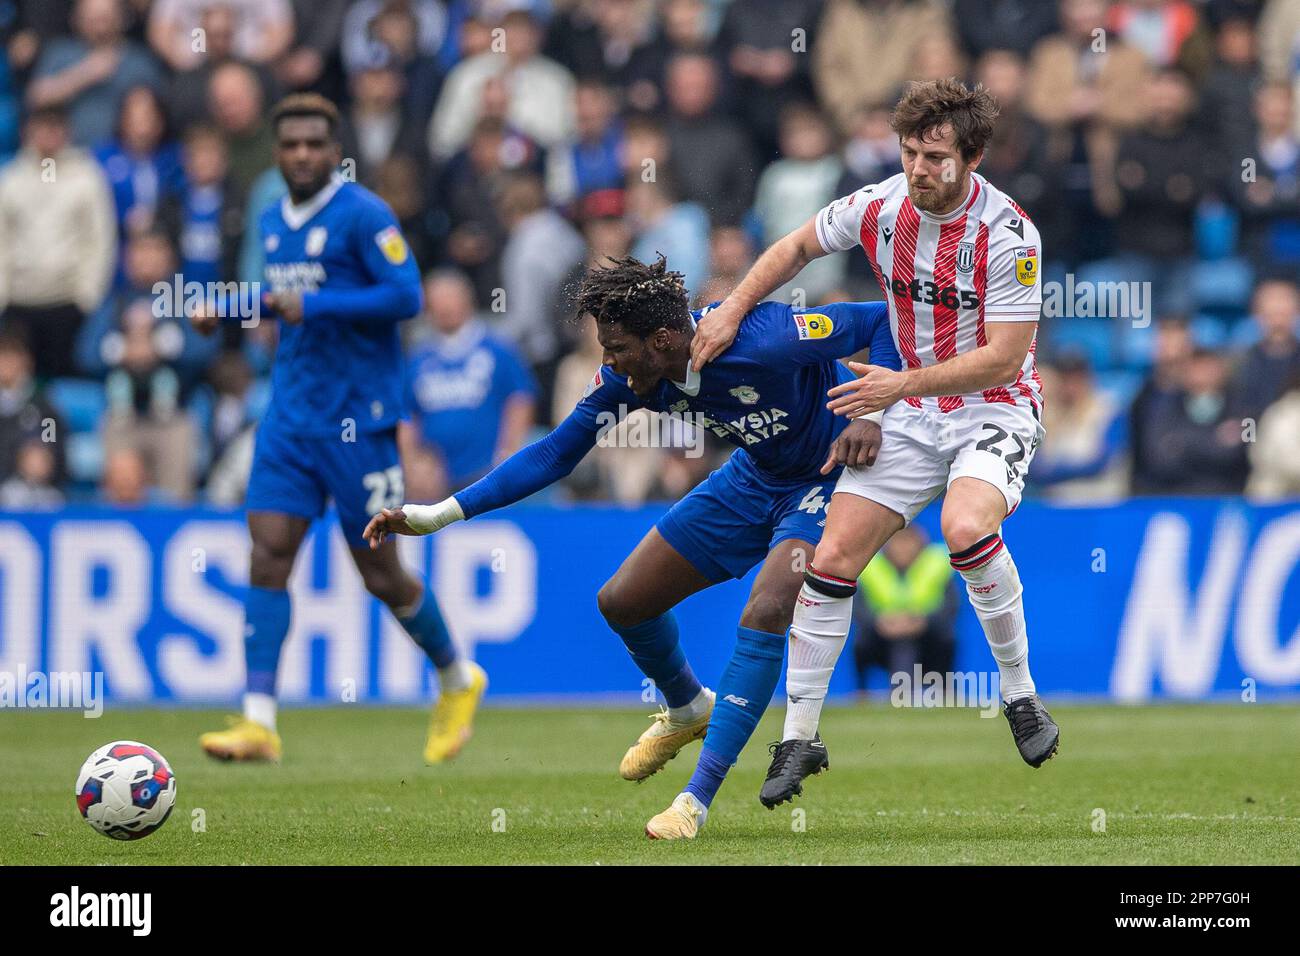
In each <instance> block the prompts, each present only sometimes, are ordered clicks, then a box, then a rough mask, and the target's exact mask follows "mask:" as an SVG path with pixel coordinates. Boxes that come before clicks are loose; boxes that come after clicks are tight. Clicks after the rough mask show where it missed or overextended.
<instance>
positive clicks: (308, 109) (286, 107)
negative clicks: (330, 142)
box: [271, 93, 339, 139]
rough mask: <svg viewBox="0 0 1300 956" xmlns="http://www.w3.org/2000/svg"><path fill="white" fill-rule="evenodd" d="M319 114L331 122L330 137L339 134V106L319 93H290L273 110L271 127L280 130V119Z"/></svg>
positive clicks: (332, 137)
mask: <svg viewBox="0 0 1300 956" xmlns="http://www.w3.org/2000/svg"><path fill="white" fill-rule="evenodd" d="M299 116H319V117H320V118H321V119H323V120H325V122H326V123H328V124H329V129H330V138H331V139H334V138H335V137H336V136H337V132H338V128H339V108H338V107H337V106H335V105H334V104H333V103H332V102H330V101H329V100H328V99H326V98H325V97H323V96H321V95H320V94H319V93H290V94H289V95H288V96H286V97H285V98H284V99H282V100H280V102H279V103H276V104H275V109H273V110H272V111H271V128H272V129H274V130H276V131H277V132H279V129H280V121H281V120H284V119H289V118H291V117H299Z"/></svg>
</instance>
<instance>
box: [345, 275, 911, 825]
mask: <svg viewBox="0 0 1300 956" xmlns="http://www.w3.org/2000/svg"><path fill="white" fill-rule="evenodd" d="M578 309H579V314H588V315H591V316H592V317H593V318H594V319H595V322H596V329H597V334H598V337H599V340H600V344H601V348H602V349H603V350H604V359H603V362H602V365H601V367H600V368H599V369H597V370H596V374H595V377H594V378H593V379H592V380H591V384H590V385H589V386H588V388H587V392H586V395H585V396H584V397H583V398H582V400H581V401H580V402H579V403H578V405H577V407H576V408H574V410H573V412H572V413H571V414H570V415H569V416H568V417H567V418H566V419H565V420H564V421H563V422H561V423H560V425H559V426H558V427H557V428H556V429H555V430H554V431H553V432H552V433H551V434H550V435H548V436H546V437H545V438H543V439H542V440H541V441H539V442H536V443H535V444H533V445H530V446H528V447H527V448H525V449H523V450H522V451H520V452H518V453H517V454H515V455H513V456H512V457H510V458H508V459H506V460H505V461H504V462H502V463H501V464H500V465H498V466H497V467H496V468H495V469H493V470H492V471H491V472H489V473H488V474H487V475H486V476H485V477H483V478H482V479H480V480H479V481H477V482H475V483H474V484H472V485H470V486H469V487H468V488H466V489H464V490H463V491H460V492H457V493H456V495H455V496H453V497H451V498H448V499H446V500H445V501H443V502H441V503H439V504H436V505H411V504H404V505H402V507H401V508H398V509H391V508H386V509H384V510H382V511H381V512H379V513H378V514H377V515H376V516H375V517H374V519H373V520H372V521H371V522H370V525H369V527H367V528H366V537H367V539H369V541H370V543H371V546H372V547H379V546H382V544H383V543H384V542H385V541H386V539H387V537H388V535H389V534H390V533H393V534H428V533H430V532H433V531H437V530H438V529H440V528H442V527H445V526H446V525H448V524H450V523H451V522H453V521H458V520H461V519H464V518H473V517H475V516H477V515H481V514H484V513H486V512H489V511H492V510H493V509H496V508H502V507H504V506H506V505H508V504H511V503H512V502H515V501H519V500H520V499H522V498H526V497H527V496H528V495H531V494H532V493H533V492H535V491H538V490H539V489H541V488H543V487H545V486H546V485H548V484H550V483H551V482H554V481H556V480H557V479H559V478H562V477H563V476H564V475H566V474H568V473H569V472H570V471H572V470H573V468H574V466H575V465H576V464H577V463H578V462H579V461H580V460H581V459H582V457H583V456H584V455H586V453H587V452H588V451H589V450H590V449H591V447H592V446H593V445H594V444H595V443H596V442H597V440H598V438H599V437H600V435H601V434H602V433H603V432H604V431H605V430H606V429H608V428H609V427H612V425H613V424H614V423H615V422H616V421H617V420H618V419H620V418H621V417H622V416H623V415H625V414H626V413H627V412H628V411H630V410H632V409H635V408H647V409H650V410H652V411H658V412H665V413H668V414H670V415H680V416H682V419H683V420H684V421H685V422H686V423H688V424H694V425H696V426H698V427H703V428H707V429H709V430H710V431H712V432H713V433H714V434H716V435H718V436H719V437H721V438H724V439H726V440H727V441H729V442H730V443H731V444H733V445H736V446H738V448H739V450H738V451H736V452H734V453H733V454H732V455H731V457H730V458H729V459H728V460H727V462H726V463H725V464H724V465H723V466H722V467H721V468H719V469H718V470H717V471H715V472H713V474H711V475H710V476H709V477H708V478H707V479H706V480H705V481H704V482H702V483H701V484H700V485H699V486H698V487H696V488H695V489H694V490H693V491H691V492H690V493H689V494H688V495H686V497H684V498H683V499H682V500H681V501H679V502H677V504H675V505H674V506H673V507H672V508H671V509H670V510H669V511H668V513H667V514H665V515H664V516H663V518H662V519H661V520H660V521H659V523H658V524H657V525H656V527H655V528H654V529H653V530H651V531H650V532H649V533H648V534H647V535H646V536H645V538H644V539H642V541H641V543H640V544H638V545H637V547H636V549H635V550H634V551H633V552H632V554H631V555H630V556H629V557H628V558H627V559H626V560H625V561H624V562H623V565H622V567H620V568H619V570H618V572H617V573H616V574H615V575H614V577H613V578H611V579H610V580H609V581H608V582H607V583H606V584H605V585H604V586H603V587H602V588H601V589H600V593H599V595H598V597H597V603H598V604H599V606H600V611H601V613H602V614H603V615H604V617H605V620H606V621H607V622H608V623H609V625H610V627H611V628H612V629H613V630H614V631H615V632H616V633H617V634H618V635H619V636H620V637H621V638H622V639H623V643H624V644H625V645H626V646H627V649H628V652H629V653H630V654H631V655H632V660H633V661H635V663H636V665H637V666H638V667H639V668H640V669H641V671H642V672H643V673H644V674H645V675H646V676H647V677H649V678H650V679H651V680H653V681H654V684H655V686H656V687H657V688H658V690H659V691H660V692H661V693H662V694H663V695H664V698H665V702H666V704H667V707H666V709H665V710H664V711H663V712H662V713H660V714H659V715H657V716H656V717H655V720H654V722H653V723H652V724H651V726H650V728H649V729H648V730H647V731H646V732H645V733H643V734H642V735H641V737H640V739H638V740H637V742H636V743H635V744H633V745H632V747H631V748H629V749H628V751H627V753H626V755H625V756H624V757H623V761H622V764H621V765H620V767H619V772H620V773H621V775H622V776H623V777H624V778H626V779H628V780H642V779H645V778H646V777H648V776H650V775H651V774H653V773H655V772H657V771H658V770H659V769H660V768H662V767H663V766H664V764H666V763H667V762H668V761H669V760H670V759H672V758H673V757H675V756H676V755H677V753H678V752H679V751H680V750H681V749H682V748H683V747H684V746H685V745H686V744H687V743H689V742H690V741H692V740H696V739H699V738H701V737H703V738H704V747H703V750H702V752H701V754H700V759H699V762H698V764H697V766H696V769H695V773H694V775H693V776H692V777H691V780H690V783H689V784H688V785H687V788H686V790H685V791H684V792H683V793H681V794H680V795H678V797H677V798H676V799H675V800H674V801H673V803H672V806H670V807H669V808H668V809H667V810H665V811H664V812H663V813H660V814H658V815H657V816H655V817H654V818H653V819H651V820H650V821H649V823H647V824H646V832H647V834H649V835H650V836H651V837H654V838H660V839H682V838H686V839H691V838H694V837H695V835H696V834H697V833H698V831H699V828H700V827H701V826H702V825H703V824H704V821H705V819H706V817H707V814H708V810H709V805H710V804H711V802H712V801H713V797H714V795H715V794H716V793H717V791H718V788H719V787H720V786H721V784H722V781H723V778H724V777H725V776H726V774H727V772H728V770H729V769H730V768H731V766H732V765H733V764H734V763H735V762H736V759H737V757H738V756H739V754H740V751H741V749H742V748H743V747H744V745H745V743H746V741H748V739H749V737H750V735H751V734H752V733H753V731H754V728H755V727H756V726H757V725H758V721H759V718H760V717H761V716H762V714H763V711H764V709H765V708H766V707H767V705H768V703H769V702H770V701H771V699H772V694H773V692H774V691H775V689H776V685H777V681H778V679H779V677H780V671H781V661H782V658H783V657H784V653H785V639H786V638H785V632H786V628H787V627H788V626H789V625H790V620H791V616H792V614H793V613H794V603H795V598H796V596H797V595H798V593H799V589H800V587H801V586H802V584H803V571H804V567H805V565H806V564H807V560H808V557H809V556H810V555H811V554H812V553H813V550H814V547H815V545H816V543H817V542H818V540H819V539H820V538H821V533H822V525H823V524H824V523H825V518H826V510H825V509H826V503H827V502H828V501H829V499H830V494H831V491H832V490H833V489H834V487H835V478H836V476H837V475H838V474H839V471H840V469H841V467H842V466H843V465H844V464H845V463H849V464H853V465H854V466H856V467H868V466H870V465H871V464H872V463H873V462H874V460H875V455H876V452H877V450H878V449H879V447H880V440H881V435H880V426H879V424H878V422H877V421H874V420H870V419H867V418H864V419H858V420H855V421H853V422H852V423H848V422H846V421H845V420H844V419H841V418H837V416H835V415H834V414H832V413H831V412H830V411H829V410H828V409H827V407H826V393H827V391H828V390H829V389H831V388H833V387H834V386H835V385H837V384H839V383H841V382H846V381H850V380H852V378H853V375H852V374H851V373H850V372H849V371H848V369H846V368H845V367H844V366H843V365H841V364H839V362H837V361H836V359H838V358H840V357H842V356H849V355H853V354H855V353H857V352H860V351H862V350H864V349H868V348H869V349H870V352H871V361H872V363H873V364H880V365H884V366H887V367H889V368H898V367H899V359H898V353H897V352H896V351H895V349H894V344H893V339H892V338H891V336H890V330H889V320H888V315H887V312H886V307H885V305H884V304H883V303H847V304H836V305H828V306H822V307H820V308H818V309H816V310H814V311H801V310H795V309H792V308H791V307H790V306H788V305H783V304H781V303H776V302H765V303H763V304H761V305H759V306H758V307H757V308H756V309H754V310H753V311H752V312H751V313H750V314H749V316H748V319H747V321H745V322H744V323H742V324H741V327H740V333H739V335H738V337H737V338H736V340H735V343H734V344H733V345H732V346H731V348H730V349H729V350H728V351H727V352H726V353H725V354H724V355H723V356H722V357H721V358H720V359H718V360H717V361H715V362H713V363H712V364H711V365H709V366H708V367H707V368H706V369H705V370H704V371H703V372H702V373H698V374H697V373H695V372H693V371H691V370H690V355H691V339H692V337H693V335H694V329H695V322H696V320H697V318H698V316H699V315H700V314H702V313H694V314H693V313H691V312H690V311H689V310H688V307H687V298H686V289H685V286H684V285H683V282H682V277H681V275H680V274H679V273H676V272H669V271H668V270H667V265H666V263H665V261H664V259H663V258H662V257H660V258H659V260H658V261H657V262H655V263H653V264H651V265H646V264H644V263H641V262H638V261H637V260H636V259H631V258H628V259H617V260H611V261H610V264H609V266H608V267H605V266H599V265H598V266H597V267H596V268H594V269H592V270H590V271H589V272H588V273H587V275H586V276H585V278H584V279H583V282H582V285H581V288H580V289H579V292H578ZM706 311H707V310H706ZM760 563H761V564H762V568H761V569H760V571H759V573H758V577H757V579H756V580H755V582H754V586H753V589H752V590H751V592H750V595H749V601H748V603H747V604H746V605H745V610H744V612H743V613H742V614H741V617H740V626H739V628H738V629H737V631H736V646H735V651H734V653H733V655H732V658H731V661H730V663H729V664H728V666H727V668H726V670H725V672H724V673H723V675H722V679H721V681H720V682H719V684H718V688H717V693H716V695H715V693H714V692H713V691H711V690H710V689H709V688H707V687H704V686H703V685H702V684H701V683H700V681H699V679H698V678H697V677H696V675H695V673H694V672H693V671H692V669H691V666H690V664H689V663H688V662H687V660H686V654H685V653H684V651H683V650H682V648H681V645H680V643H679V641H678V634H677V621H676V619H675V618H674V616H673V611H672V609H673V607H675V606H676V605H677V604H678V603H680V602H681V601H682V600H684V599H685V598H687V597H689V596H690V595H692V594H694V593H696V592H697V591H700V590H703V589H704V588H707V587H710V586H712V585H714V584H718V583H720V582H722V581H726V580H728V579H731V578H740V577H743V576H744V575H745V574H746V573H747V572H748V571H749V570H750V569H751V568H753V567H754V566H755V565H757V564H760ZM832 663H833V662H831V661H828V662H827V667H828V668H829V667H830V666H831V665H832ZM715 705H716V706H715ZM706 731H707V736H706ZM823 766H825V764H824V763H823Z"/></svg>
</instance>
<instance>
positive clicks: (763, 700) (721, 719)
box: [686, 627, 785, 807]
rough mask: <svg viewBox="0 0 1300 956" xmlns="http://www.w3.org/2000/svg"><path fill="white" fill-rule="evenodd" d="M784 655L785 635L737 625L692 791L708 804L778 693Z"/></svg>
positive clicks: (688, 787) (696, 769)
mask: <svg viewBox="0 0 1300 956" xmlns="http://www.w3.org/2000/svg"><path fill="white" fill-rule="evenodd" d="M784 657H785V635H784V634H772V633H770V632H768V631H756V630H754V629H753V628H749V627H738V628H736V649H735V651H733V652H732V655H731V661H730V662H729V663H728V664H727V669H726V670H725V671H724V672H723V674H722V680H721V681H720V682H719V683H718V699H717V702H716V703H715V704H714V706H713V717H712V718H711V719H710V720H709V732H708V734H706V735H705V737H704V749H703V750H702V751H701V752H700V760H699V763H697V764H696V765H695V773H694V774H692V775H691V782H690V783H688V784H687V785H686V790H687V792H688V793H692V794H694V795H695V799H697V800H698V801H700V803H702V804H703V805H704V806H706V807H707V806H708V805H709V804H710V803H712V802H713V798H714V796H715V795H716V794H717V792H718V788H719V787H721V786H722V781H723V780H724V779H725V778H726V776H727V771H729V770H730V769H731V766H732V764H734V763H735V762H736V758H737V757H739V756H740V751H741V750H742V749H743V748H744V746H745V744H746V743H748V742H749V738H750V737H751V736H752V735H753V733H754V728H755V727H757V726H758V721H759V719H760V718H762V716H763V711H765V710H767V705H768V704H769V703H770V702H771V700H772V695H773V694H774V693H775V692H776V685H777V682H778V681H779V680H780V679H781V661H782V659H784Z"/></svg>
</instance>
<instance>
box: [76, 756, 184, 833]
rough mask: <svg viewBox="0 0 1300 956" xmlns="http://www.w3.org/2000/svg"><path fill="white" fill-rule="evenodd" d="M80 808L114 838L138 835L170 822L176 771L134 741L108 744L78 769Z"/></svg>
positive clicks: (94, 823) (102, 831)
mask: <svg viewBox="0 0 1300 956" xmlns="http://www.w3.org/2000/svg"><path fill="white" fill-rule="evenodd" d="M76 795H77V809H78V810H80V811H81V815H82V816H83V817H85V819H86V822H87V823H89V824H90V825H91V826H92V827H94V828H95V829H96V830H97V831H98V832H100V833H102V834H104V836H106V837H112V838H113V839H114V840H139V839H141V838H142V837H147V836H148V835H149V834H151V833H153V832H154V831H155V830H157V829H158V828H159V827H160V826H162V825H163V824H164V823H166V822H167V817H168V816H170V815H171V812H172V807H174V806H175V805H176V775H175V774H173V773H172V768H171V767H170V766H169V765H168V763H167V761H166V760H165V759H164V758H163V755H162V754H160V753H159V752H158V751H156V750H154V749H153V748H152V747H149V746H147V745H146V744H142V743H139V742H137V741H134V740H117V741H114V742H113V743H111V744H105V745H104V746H102V747H100V748H99V749H98V750H96V751H95V752H94V753H93V754H91V755H90V756H89V757H87V758H86V762H85V763H83V764H82V765H81V772H80V773H79V774H77V786H76Z"/></svg>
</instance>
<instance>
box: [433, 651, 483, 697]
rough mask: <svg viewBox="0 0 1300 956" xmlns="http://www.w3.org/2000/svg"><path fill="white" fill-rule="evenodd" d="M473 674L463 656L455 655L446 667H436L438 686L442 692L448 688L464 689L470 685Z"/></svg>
mask: <svg viewBox="0 0 1300 956" xmlns="http://www.w3.org/2000/svg"><path fill="white" fill-rule="evenodd" d="M473 675H474V672H473V671H471V670H470V669H469V664H468V663H467V662H466V660H465V658H463V657H457V658H456V659H455V660H454V661H452V662H451V663H450V664H448V665H447V666H446V667H439V668H438V687H439V689H441V690H442V691H443V692H444V693H445V692H447V691H449V690H464V689H465V688H466V687H468V686H469V685H470V681H471V679H472V678H473Z"/></svg>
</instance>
